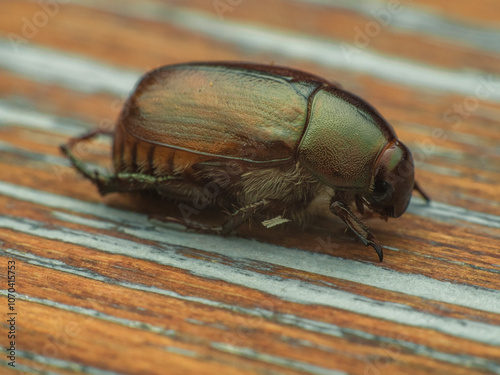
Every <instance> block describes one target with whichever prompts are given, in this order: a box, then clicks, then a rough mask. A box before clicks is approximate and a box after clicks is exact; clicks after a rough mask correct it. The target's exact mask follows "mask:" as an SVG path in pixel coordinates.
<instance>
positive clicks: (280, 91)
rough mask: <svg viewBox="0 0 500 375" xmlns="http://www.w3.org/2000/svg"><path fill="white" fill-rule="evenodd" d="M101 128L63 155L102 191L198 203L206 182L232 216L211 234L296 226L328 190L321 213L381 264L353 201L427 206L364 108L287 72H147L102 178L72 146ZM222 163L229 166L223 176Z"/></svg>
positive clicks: (391, 138)
mask: <svg viewBox="0 0 500 375" xmlns="http://www.w3.org/2000/svg"><path fill="white" fill-rule="evenodd" d="M99 133H102V132H100V131H94V132H92V133H89V134H87V135H84V136H82V137H80V138H75V139H73V140H71V141H70V142H69V143H68V145H64V146H61V148H62V151H63V152H64V153H65V154H66V155H67V156H68V157H69V159H70V160H71V162H72V164H73V165H74V166H75V167H76V168H77V170H78V171H79V172H80V173H82V174H83V175H84V176H85V177H87V178H88V179H89V180H91V181H92V182H93V183H94V184H95V185H97V186H98V188H99V191H100V193H101V194H103V195H104V194H108V193H111V192H130V191H148V190H154V191H156V192H158V193H160V194H161V195H162V196H165V197H168V198H173V199H177V200H180V201H192V200H193V199H198V198H200V199H201V198H204V199H205V198H206V197H205V193H204V192H203V187H204V186H206V184H207V183H210V182H213V181H215V182H216V183H218V186H220V188H221V190H220V192H219V194H216V195H215V196H213V197H211V198H210V202H209V203H210V204H211V205H213V206H219V205H220V206H223V207H226V208H232V207H239V209H237V210H235V211H234V212H233V213H232V214H231V215H229V217H228V219H227V221H226V222H225V223H224V224H223V225H222V226H220V227H204V226H202V225H198V226H196V225H194V227H197V228H198V229H200V230H204V231H207V232H214V233H220V234H227V233H230V232H231V231H232V230H233V229H235V228H236V227H237V226H239V225H240V224H241V223H243V222H245V221H246V220H248V219H249V218H250V217H252V216H254V215H260V214H265V215H266V216H267V218H268V219H269V218H278V219H277V221H276V223H281V222H283V221H287V220H286V219H292V221H296V222H301V221H303V220H304V217H305V215H306V213H307V210H308V206H309V203H310V202H311V201H312V199H313V198H314V197H316V196H318V195H319V194H321V193H324V192H325V191H326V192H329V193H330V194H331V201H330V211H331V212H332V213H333V214H335V215H337V216H338V217H340V218H341V219H342V220H343V221H344V223H345V224H346V225H347V226H348V227H349V228H350V229H351V230H352V231H353V232H354V233H355V234H356V235H357V236H358V237H359V238H360V239H361V241H362V242H363V243H364V244H365V245H366V246H368V245H371V246H372V247H373V248H374V249H375V250H376V252H377V254H378V255H379V258H380V260H382V257H383V253H382V247H381V246H380V244H379V242H378V241H377V240H376V239H375V237H374V236H373V234H372V232H371V231H370V229H368V228H367V227H366V226H365V225H364V224H363V223H362V222H361V220H360V219H358V218H357V217H356V216H355V215H354V214H353V213H352V211H351V209H350V205H351V204H352V203H354V204H355V206H356V207H357V209H358V211H360V213H361V214H363V213H364V207H365V206H366V207H368V208H369V209H371V210H372V211H374V212H377V213H379V214H380V215H381V217H382V218H387V217H398V216H400V215H402V214H403V213H404V212H405V211H406V208H407V206H408V204H409V202H410V198H411V194H412V190H413V189H416V190H417V191H419V192H420V193H421V194H422V195H423V196H424V198H426V199H427V200H428V197H427V195H426V194H425V193H424V192H423V191H422V190H421V189H420V188H419V186H418V185H417V184H416V182H415V181H414V167H413V159H412V156H411V153H410V151H409V150H408V148H407V147H406V146H405V145H404V144H403V143H402V142H400V141H399V140H398V138H397V137H396V134H395V132H394V129H393V128H392V127H391V125H389V124H388V123H387V122H386V121H385V120H384V119H383V118H382V116H381V115H380V114H379V113H378V112H377V111H376V110H375V109H374V108H373V107H372V106H371V105H369V104H368V103H366V102H365V101H364V100H362V99H361V98H359V97H357V96H356V95H353V94H351V93H349V92H347V91H345V90H343V89H341V88H340V87H339V86H338V85H336V84H333V83H330V82H328V81H327V80H325V79H323V78H320V77H318V76H315V75H312V74H309V73H305V72H301V71H298V70H294V69H289V68H284V67H278V66H269V65H258V64H249V63H230V62H229V63H224V62H210V63H191V64H180V65H171V66H164V67H161V68H158V69H156V70H153V71H151V72H149V73H147V74H146V75H144V76H143V77H142V79H141V80H140V81H139V83H138V85H137V87H136V89H135V91H134V92H133V93H132V95H131V96H130V98H129V99H128V100H127V102H126V104H125V106H124V109H123V111H122V113H121V115H120V117H119V119H118V122H117V125H116V128H115V130H114V142H113V164H114V169H115V174H114V175H111V176H101V175H98V174H97V173H96V172H93V171H91V170H90V169H89V168H88V167H87V166H86V165H85V164H84V163H83V162H81V161H80V160H78V159H77V158H76V157H75V156H74V155H73V154H72V153H71V151H70V149H71V147H72V146H73V145H74V144H75V143H77V142H80V141H83V140H87V139H90V138H92V137H94V136H95V135H97V134H99ZM229 167H231V168H234V167H236V170H237V171H238V172H237V173H232V174H231V176H230V181H228V180H227V176H228V173H227V169H228V168H229ZM222 179H225V180H224V181H222ZM280 215H281V216H282V217H283V218H286V219H283V220H280V219H279V218H280V217H281V216H280Z"/></svg>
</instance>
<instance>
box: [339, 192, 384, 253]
mask: <svg viewBox="0 0 500 375" xmlns="http://www.w3.org/2000/svg"><path fill="white" fill-rule="evenodd" d="M330 211H332V213H333V214H335V215H336V216H338V217H340V218H341V219H342V220H343V221H344V223H345V224H346V225H347V226H348V227H349V228H350V229H351V230H352V231H353V232H354V233H355V234H356V235H357V236H358V237H359V239H360V240H361V241H362V242H363V244H364V245H365V246H369V245H370V246H372V247H373V248H374V249H375V251H376V252H377V254H378V258H379V259H380V261H381V262H382V259H383V258H384V253H383V251H382V246H380V244H379V242H378V241H377V239H376V238H375V236H374V235H373V233H372V232H371V230H370V229H369V228H368V227H367V226H366V225H365V224H363V222H362V221H361V220H359V219H358V218H357V217H356V216H355V215H354V214H353V213H352V211H351V210H350V209H349V207H348V206H347V205H346V204H345V203H343V202H341V201H335V200H333V199H332V202H331V204H330Z"/></svg>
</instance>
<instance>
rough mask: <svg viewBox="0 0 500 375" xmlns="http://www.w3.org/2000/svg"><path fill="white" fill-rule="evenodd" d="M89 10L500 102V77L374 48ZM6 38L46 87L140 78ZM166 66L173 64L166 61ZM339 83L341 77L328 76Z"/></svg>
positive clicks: (14, 59)
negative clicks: (165, 25) (435, 65)
mask: <svg viewBox="0 0 500 375" xmlns="http://www.w3.org/2000/svg"><path fill="white" fill-rule="evenodd" d="M72 2H74V3H77V4H79V5H83V6H91V7H94V8H99V9H103V10H106V11H112V12H115V13H116V14H119V15H124V16H127V17H135V18H144V19H147V20H150V21H157V22H168V23H171V24H174V25H176V26H177V27H179V28H184V29H188V30H190V31H197V32H199V33H202V34H203V35H205V36H210V37H212V38H214V39H217V40H221V41H224V42H227V43H232V44H235V45H237V46H238V47H245V48H247V49H248V50H249V51H256V50H257V51H260V52H272V53H273V54H275V55H281V56H284V57H287V58H293V59H300V60H309V61H312V62H314V63H317V64H321V65H324V66H326V67H331V68H332V67H333V68H336V69H343V70H348V71H353V72H357V73H363V74H370V75H373V76H375V77H378V78H381V79H384V80H388V81H392V82H396V83H397V84H402V85H409V86H414V87H420V88H424V89H427V88H428V89H433V90H438V91H445V92H453V93H460V94H463V95H471V96H477V90H478V89H479V88H480V87H483V89H482V91H481V93H482V94H484V92H485V91H484V87H487V88H488V92H489V95H488V97H487V99H488V100H492V101H497V102H498V101H500V76H496V75H492V74H489V73H486V72H471V71H451V70H445V69H440V68H437V67H433V66H427V65H423V64H419V63H415V62H411V61H408V60H403V59H400V58H397V57H394V56H385V55H381V54H378V53H376V52H373V51H370V50H369V49H368V48H356V47H355V46H353V45H350V44H346V43H339V42H336V41H331V40H326V39H320V38H315V37H312V36H305V35H303V34H292V33H284V32H281V31H279V30H273V29H266V28H258V27H255V26H251V25H245V24H240V23H231V22H228V21H225V22H221V21H220V20H219V19H218V18H217V17H215V15H213V16H211V15H207V14H203V13H200V12H195V11H185V10H181V9H180V8H174V7H172V6H168V5H162V4H159V3H148V2H146V1H144V2H141V3H140V4H135V3H130V4H128V5H127V6H126V7H124V6H122V5H121V4H120V3H115V4H113V5H110V4H109V3H105V4H103V3H102V2H100V1H97V0H85V1H81V0H76V1H75V0H73V1H72ZM17 48H18V49H19V51H18V52H17V53H13V51H14V49H13V46H12V44H11V43H10V42H9V40H7V39H0V67H2V68H4V69H7V70H10V71H14V72H17V73H18V74H20V75H22V76H25V77H30V78H32V79H34V80H39V81H41V82H50V83H57V84H60V85H63V86H67V87H70V88H72V89H74V90H80V91H84V92H98V91H107V92H111V93H113V94H117V95H120V96H121V95H125V94H127V93H129V92H130V91H131V90H132V88H133V87H134V84H135V82H136V81H137V79H138V78H139V75H140V73H138V72H133V71H130V70H124V69H122V68H118V67H113V66H110V65H107V64H104V63H101V62H98V61H95V60H93V59H90V58H88V57H85V56H77V55H70V54H67V53H64V52H59V51H54V50H49V49H46V48H41V47H35V46H31V45H21V46H18V47H17ZM165 64H168V62H167V61H166V62H165ZM327 78H332V79H333V80H337V78H336V77H327Z"/></svg>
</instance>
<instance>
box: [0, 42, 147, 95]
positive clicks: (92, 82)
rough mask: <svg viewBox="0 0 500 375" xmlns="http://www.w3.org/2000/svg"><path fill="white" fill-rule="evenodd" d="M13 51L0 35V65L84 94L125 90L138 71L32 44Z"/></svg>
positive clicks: (34, 78)
mask: <svg viewBox="0 0 500 375" xmlns="http://www.w3.org/2000/svg"><path fill="white" fill-rule="evenodd" d="M17 48H18V51H17V53H16V52H15V50H14V48H13V46H12V44H11V43H10V42H9V40H7V39H1V38H0V68H3V69H6V70H9V71H12V72H15V73H17V74H19V75H21V76H22V77H26V78H30V79H32V80H34V81H38V82H41V83H51V84H57V85H62V86H65V87H69V88H71V89H72V90H75V91H82V92H86V93H95V92H100V91H104V92H109V93H112V94H115V95H118V96H123V95H126V94H127V93H129V92H130V91H131V90H132V89H133V87H134V85H135V83H136V81H137V79H138V78H139V76H140V74H141V73H140V72H135V71H132V70H125V69H121V68H119V67H116V66H110V65H106V64H104V63H102V62H98V61H95V60H93V59H91V58H87V57H85V56H83V55H76V54H69V53H67V52H61V51H55V50H51V49H48V48H43V47H40V46H35V45H32V44H28V45H20V46H18V47H17Z"/></svg>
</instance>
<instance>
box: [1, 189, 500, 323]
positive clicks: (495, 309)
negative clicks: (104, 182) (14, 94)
mask: <svg viewBox="0 0 500 375" xmlns="http://www.w3.org/2000/svg"><path fill="white" fill-rule="evenodd" d="M0 194H3V195H6V196H9V197H12V198H15V199H19V200H23V201H28V202H32V203H35V204H39V205H42V206H45V207H51V208H57V209H65V210H69V211H72V212H77V213H81V214H86V215H92V216H94V217H99V218H101V219H105V220H108V221H109V222H111V223H119V224H121V229H120V230H121V231H123V232H124V233H127V234H129V235H132V236H135V237H138V238H142V239H148V240H152V241H157V242H159V243H163V242H164V240H165V238H167V239H168V243H169V244H174V245H179V246H183V247H192V248H195V249H199V250H204V251H207V252H215V253H218V254H221V255H225V256H229V257H232V258H234V259H250V260H253V261H259V262H266V263H272V264H277V265H280V266H283V267H290V268H297V269H302V270H304V271H307V272H311V273H317V274H320V275H325V276H331V277H337V278H341V279H345V280H349V281H352V282H356V283H360V284H365V285H370V286H373V287H377V288H382V289H386V290H391V291H395V292H400V293H405V294H409V295H416V296H420V297H422V298H428V299H431V300H436V301H442V302H446V303H451V304H455V305H459V306H465V307H469V308H473V309H480V310H484V311H489V312H492V313H497V314H500V291H498V290H493V289H484V288H477V287H475V286H469V285H457V284H452V283H448V282H443V281H439V280H435V279H432V278H429V277H425V276H422V275H415V274H402V273H398V272H395V271H392V270H388V269H385V268H382V267H379V266H378V265H374V264H370V263H361V262H357V261H354V260H349V259H341V258H335V257H332V256H328V255H322V254H316V253H311V252H309V251H303V250H299V249H290V248H284V247H280V246H277V245H271V244H266V243H260V242H257V241H252V240H246V239H243V238H235V237H228V238H223V237H219V236H209V235H202V234H196V233H188V232H185V231H183V230H180V231H178V230H169V229H167V228H163V227H157V226H155V224H154V223H153V222H150V221H149V220H148V218H147V216H146V215H142V214H138V213H134V212H130V211H123V210H118V209H116V208H112V207H108V206H106V205H104V204H93V203H88V202H83V201H79V200H77V199H72V198H68V197H63V196H60V195H57V194H51V193H47V192H42V191H39V190H35V189H30V188H27V187H23V186H20V185H13V184H9V183H6V182H0ZM438 213H439V212H438ZM73 216H74V215H71V214H67V213H64V214H63V217H64V218H65V219H66V220H67V221H69V222H74V221H77V222H78V223H81V219H80V218H73ZM60 218H62V217H60ZM91 224H92V225H90V226H91V227H97V228H99V226H101V227H100V228H99V229H107V228H108V225H109V223H105V222H102V223H99V221H97V220H92V221H91ZM360 246H361V244H360ZM237 249H240V250H237ZM368 250H369V249H367V251H368ZM492 277H496V274H495V273H492Z"/></svg>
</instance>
